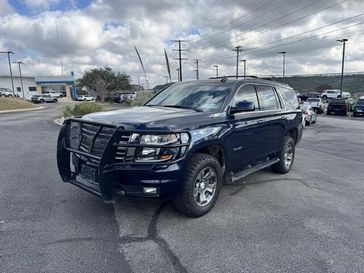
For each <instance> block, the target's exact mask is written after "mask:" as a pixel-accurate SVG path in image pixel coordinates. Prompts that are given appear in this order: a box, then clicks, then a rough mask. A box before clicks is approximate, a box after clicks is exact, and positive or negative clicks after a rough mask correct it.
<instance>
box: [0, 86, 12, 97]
mask: <svg viewBox="0 0 364 273" xmlns="http://www.w3.org/2000/svg"><path fill="white" fill-rule="evenodd" d="M0 97H13V92H12V91H11V90H10V89H8V88H0Z"/></svg>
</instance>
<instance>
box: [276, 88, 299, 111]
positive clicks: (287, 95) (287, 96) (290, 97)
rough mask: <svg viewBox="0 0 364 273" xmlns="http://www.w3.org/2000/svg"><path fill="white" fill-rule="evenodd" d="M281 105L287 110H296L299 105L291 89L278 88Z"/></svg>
mask: <svg viewBox="0 0 364 273" xmlns="http://www.w3.org/2000/svg"><path fill="white" fill-rule="evenodd" d="M279 90H280V91H281V92H280V93H281V95H282V99H283V103H284V105H285V106H286V108H288V109H298V107H299V103H298V99H297V95H296V93H295V92H294V90H293V89H290V88H284V87H280V88H279Z"/></svg>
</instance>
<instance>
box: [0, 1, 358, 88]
mask: <svg viewBox="0 0 364 273" xmlns="http://www.w3.org/2000/svg"><path fill="white" fill-rule="evenodd" d="M56 25H57V26H58V39H57V31H56ZM363 34H364V1H362V0H244V1H242V0H240V1H239V0H238V1H237V0H224V1H221V0H179V1H176V0H161V1H157V0H140V1H139V0H134V1H133V0H79V1H78V0H0V51H2V50H12V51H14V52H15V54H14V55H12V60H14V61H15V60H21V61H23V62H24V66H23V70H24V74H26V75H29V76H39V75H60V74H61V68H60V59H61V58H62V62H63V66H64V74H70V72H71V71H74V72H75V75H76V77H80V76H82V73H83V72H84V71H86V70H89V69H92V68H94V67H104V66H109V67H111V68H113V70H115V71H120V72H126V73H128V74H130V75H131V78H132V80H133V82H134V83H136V82H137V80H138V76H139V80H140V82H141V84H143V83H144V78H143V77H142V71H141V68H140V65H139V63H138V59H137V55H136V53H135V51H134V45H135V46H136V47H137V48H138V49H139V52H140V55H141V57H142V59H143V61H144V65H145V68H146V70H147V73H148V77H149V80H150V84H151V86H153V85H155V84H160V83H164V82H165V81H166V79H165V76H166V75H167V69H166V65H165V58H164V52H163V49H164V48H166V50H167V54H168V56H169V58H170V63H171V70H172V71H171V72H172V80H176V77H177V71H176V69H177V67H178V66H177V61H176V60H174V58H176V57H177V52H176V51H175V50H176V49H177V44H176V43H174V42H172V40H175V39H182V40H185V41H186V42H184V43H182V47H183V48H184V49H186V51H184V52H183V58H185V59H186V60H184V61H183V78H184V79H194V78H195V72H194V69H195V68H196V67H195V61H194V60H195V59H199V71H200V78H202V79H203V78H208V77H211V76H214V75H215V67H214V66H215V65H218V66H219V74H220V75H235V65H236V53H235V52H234V51H233V50H232V49H233V48H234V47H236V46H241V48H242V49H243V51H242V52H241V53H240V59H247V70H248V71H247V74H249V75H279V74H281V70H282V56H281V55H280V54H278V52H281V51H286V52H287V55H286V56H287V59H286V60H287V72H286V73H287V74H291V75H293V74H311V73H312V74H315V73H332V72H340V71H341V54H342V45H341V44H340V43H339V42H337V41H336V40H337V39H342V38H348V39H349V42H348V43H347V56H346V71H351V72H362V71H364V46H363V45H364V35H363ZM242 67H243V63H240V71H241V73H242V71H243V69H242ZM14 70H15V71H14V74H15V75H17V70H16V67H15V66H14ZM8 73H9V71H8V64H7V59H6V56H5V55H1V56H0V75H8Z"/></svg>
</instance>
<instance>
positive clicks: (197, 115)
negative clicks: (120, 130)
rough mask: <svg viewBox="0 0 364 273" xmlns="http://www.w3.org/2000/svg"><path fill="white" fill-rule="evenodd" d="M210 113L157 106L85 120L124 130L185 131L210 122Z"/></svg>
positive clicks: (88, 117) (108, 113)
mask: <svg viewBox="0 0 364 273" xmlns="http://www.w3.org/2000/svg"><path fill="white" fill-rule="evenodd" d="M211 117H212V113H208V112H196V111H194V110H190V109H178V108H169V107H159V106H153V107H150V106H141V107H133V108H127V109H121V110H116V111H108V112H98V113H92V114H88V115H85V116H83V117H82V119H85V120H92V121H97V122H104V123H111V124H115V125H122V126H124V127H125V128H126V129H185V128H187V127H193V125H194V124H196V125H201V123H203V122H204V121H205V122H206V123H208V122H210V119H211Z"/></svg>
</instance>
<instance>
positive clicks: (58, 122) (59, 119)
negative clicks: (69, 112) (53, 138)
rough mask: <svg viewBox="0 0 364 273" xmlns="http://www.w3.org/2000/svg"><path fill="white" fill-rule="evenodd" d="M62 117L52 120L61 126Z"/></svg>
mask: <svg viewBox="0 0 364 273" xmlns="http://www.w3.org/2000/svg"><path fill="white" fill-rule="evenodd" d="M64 119H65V118H64V117H62V118H56V119H55V120H53V121H54V123H55V124H57V125H58V126H62V124H63V122H64Z"/></svg>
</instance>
